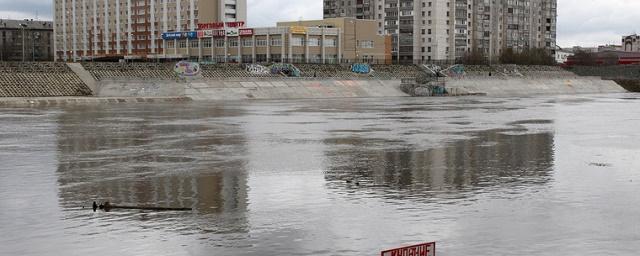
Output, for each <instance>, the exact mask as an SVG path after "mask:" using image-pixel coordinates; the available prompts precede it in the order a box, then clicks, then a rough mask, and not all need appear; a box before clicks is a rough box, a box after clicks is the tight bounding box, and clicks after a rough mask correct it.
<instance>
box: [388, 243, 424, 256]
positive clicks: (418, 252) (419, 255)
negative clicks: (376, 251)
mask: <svg viewBox="0 0 640 256" xmlns="http://www.w3.org/2000/svg"><path fill="white" fill-rule="evenodd" d="M380 255H381V256H436V243H435V242H431V243H425V244H416V245H412V246H407V247H402V248H396V249H391V250H386V251H383V252H381V253H380Z"/></svg>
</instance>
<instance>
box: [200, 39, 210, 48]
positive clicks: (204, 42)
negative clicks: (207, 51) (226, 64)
mask: <svg viewBox="0 0 640 256" xmlns="http://www.w3.org/2000/svg"><path fill="white" fill-rule="evenodd" d="M202 47H204V48H211V39H204V40H202Z"/></svg>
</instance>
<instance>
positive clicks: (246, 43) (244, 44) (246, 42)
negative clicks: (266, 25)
mask: <svg viewBox="0 0 640 256" xmlns="http://www.w3.org/2000/svg"><path fill="white" fill-rule="evenodd" d="M252 46H253V39H242V47H252Z"/></svg>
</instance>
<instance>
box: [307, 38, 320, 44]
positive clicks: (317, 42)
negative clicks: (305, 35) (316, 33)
mask: <svg viewBox="0 0 640 256" xmlns="http://www.w3.org/2000/svg"><path fill="white" fill-rule="evenodd" d="M307 44H308V45H309V46H320V39H318V38H309V41H308V42H307Z"/></svg>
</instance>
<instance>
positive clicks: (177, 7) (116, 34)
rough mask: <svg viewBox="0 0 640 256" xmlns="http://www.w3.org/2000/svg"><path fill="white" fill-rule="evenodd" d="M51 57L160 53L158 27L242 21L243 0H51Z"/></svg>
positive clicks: (191, 28) (188, 28) (190, 28)
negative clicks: (52, 42) (52, 46)
mask: <svg viewBox="0 0 640 256" xmlns="http://www.w3.org/2000/svg"><path fill="white" fill-rule="evenodd" d="M53 8H54V34H55V40H54V45H55V46H54V48H55V53H56V54H55V55H56V59H57V60H64V61H77V60H82V59H94V58H122V57H125V58H146V57H154V56H156V55H160V54H163V53H164V52H163V49H164V47H165V46H164V45H163V40H162V37H161V36H162V33H163V32H170V31H195V30H196V29H197V25H198V23H200V22H203V23H210V22H244V21H246V19H247V11H246V10H247V3H246V0H54V7H53Z"/></svg>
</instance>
